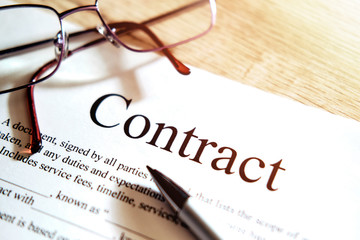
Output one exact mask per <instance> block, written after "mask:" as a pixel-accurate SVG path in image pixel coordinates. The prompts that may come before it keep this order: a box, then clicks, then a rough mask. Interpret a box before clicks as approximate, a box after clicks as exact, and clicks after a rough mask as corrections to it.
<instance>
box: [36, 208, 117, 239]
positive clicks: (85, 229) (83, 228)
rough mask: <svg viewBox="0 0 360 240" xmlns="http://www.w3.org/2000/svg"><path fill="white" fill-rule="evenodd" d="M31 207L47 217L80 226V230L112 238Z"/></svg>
mask: <svg viewBox="0 0 360 240" xmlns="http://www.w3.org/2000/svg"><path fill="white" fill-rule="evenodd" d="M31 209H32V210H34V211H37V212H39V213H42V214H44V215H47V216H49V217H52V218H55V219H57V220H59V221H62V222H65V223H67V224H70V225H72V226H75V227H77V228H80V229H82V230H84V231H87V232H90V233H92V234H95V235H97V236H100V237H102V238H105V239H112V238H109V237H107V236H104V235H102V234H100V233H98V232H95V231H92V230H90V229H87V228H85V227H83V226H80V225H78V224H75V223H73V222H70V221H68V220H65V219H62V218H60V217H58V216H55V215H52V214H50V213H47V212H45V211H42V210H40V209H37V208H34V207H31Z"/></svg>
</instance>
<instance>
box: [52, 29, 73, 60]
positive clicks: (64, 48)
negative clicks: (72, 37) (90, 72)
mask: <svg viewBox="0 0 360 240" xmlns="http://www.w3.org/2000/svg"><path fill="white" fill-rule="evenodd" d="M54 46H55V56H56V60H58V61H59V60H60V57H63V58H66V57H67V56H68V52H69V34H67V33H66V32H65V33H64V34H63V33H62V31H59V32H58V33H57V34H56V37H55V39H54Z"/></svg>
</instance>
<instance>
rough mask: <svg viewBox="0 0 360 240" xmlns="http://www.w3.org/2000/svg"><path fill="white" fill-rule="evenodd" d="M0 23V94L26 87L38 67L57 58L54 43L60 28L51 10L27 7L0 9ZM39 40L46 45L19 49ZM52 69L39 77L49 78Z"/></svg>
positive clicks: (56, 17) (55, 15)
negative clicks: (4, 91)
mask: <svg viewBox="0 0 360 240" xmlns="http://www.w3.org/2000/svg"><path fill="white" fill-rule="evenodd" d="M19 16H21V18H19ZM0 22H1V24H0V36H2V37H1V41H0V91H3V90H7V89H10V88H14V87H19V86H22V85H26V84H28V83H29V80H30V78H31V76H32V75H33V74H34V73H35V72H36V71H37V70H38V69H39V68H40V67H42V66H43V65H44V64H45V63H47V62H49V61H50V60H53V59H56V58H57V56H56V55H57V54H56V48H55V47H54V45H55V44H54V39H55V38H56V36H57V34H58V33H59V32H60V30H61V25H60V21H59V18H58V15H57V14H56V13H55V12H54V11H53V10H51V9H49V8H42V7H30V6H27V7H16V8H5V9H2V10H1V12H0ZM43 40H49V41H47V42H46V43H45V44H41V45H39V46H32V47H26V48H24V49H22V48H21V47H23V46H27V45H28V44H31V43H34V42H39V41H43ZM55 67H56V65H55V66H54V67H53V68H51V69H49V70H48V71H47V72H46V73H45V74H44V75H43V76H44V77H45V76H46V75H49V74H51V73H52V72H53V71H54V69H55Z"/></svg>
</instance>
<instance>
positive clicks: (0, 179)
mask: <svg viewBox="0 0 360 240" xmlns="http://www.w3.org/2000/svg"><path fill="white" fill-rule="evenodd" d="M0 181H3V182H6V183H9V184H11V185H14V186H16V187H18V188H21V189H24V190H26V191H29V192H32V193H35V194H37V195H39V196H42V197H45V198H49V196H46V195H44V194H41V193H38V192H35V191H33V190H31V189H28V188H26V187H23V186H20V185H18V184H16V183H13V182H9V181H7V180H5V179H2V178H0Z"/></svg>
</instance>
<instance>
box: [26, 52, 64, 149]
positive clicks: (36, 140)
mask: <svg viewBox="0 0 360 240" xmlns="http://www.w3.org/2000/svg"><path fill="white" fill-rule="evenodd" d="M56 65H57V60H55V59H54V60H52V61H50V62H48V63H47V64H45V65H44V66H43V67H41V68H40V69H39V70H38V71H37V72H36V73H35V74H34V75H33V76H32V78H31V81H30V82H36V81H37V80H38V79H40V78H41V75H42V74H44V72H46V71H47V70H48V69H49V68H51V67H53V66H56ZM34 87H35V85H30V86H29V87H28V88H27V98H28V101H27V102H28V109H29V113H30V122H31V126H32V129H33V131H32V133H31V137H30V153H32V154H33V153H36V152H38V151H39V150H40V148H41V146H42V141H41V134H40V128H39V123H38V118H37V114H36V108H35V101H34Z"/></svg>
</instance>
